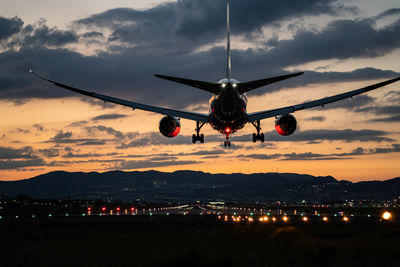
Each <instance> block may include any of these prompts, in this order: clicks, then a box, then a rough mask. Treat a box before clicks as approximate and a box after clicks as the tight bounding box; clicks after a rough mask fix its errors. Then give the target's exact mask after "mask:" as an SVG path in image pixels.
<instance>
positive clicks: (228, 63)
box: [226, 2, 231, 79]
mask: <svg viewBox="0 0 400 267" xmlns="http://www.w3.org/2000/svg"><path fill="white" fill-rule="evenodd" d="M230 32H231V27H230V23H229V2H228V3H227V5H226V78H227V79H230V78H231V39H230Z"/></svg>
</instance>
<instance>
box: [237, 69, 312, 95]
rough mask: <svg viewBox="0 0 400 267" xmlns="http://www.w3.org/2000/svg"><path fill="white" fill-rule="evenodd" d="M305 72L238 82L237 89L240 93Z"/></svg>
mask: <svg viewBox="0 0 400 267" xmlns="http://www.w3.org/2000/svg"><path fill="white" fill-rule="evenodd" d="M303 73H304V72H298V73H293V74H287V75H282V76H276V77H271V78H266V79H261V80H256V81H249V82H244V83H239V84H237V89H238V91H239V93H240V94H243V93H246V92H249V91H251V90H253V89H256V88H259V87H262V86H265V85H268V84H271V83H276V82H279V81H282V80H286V79H289V78H292V77H296V76H299V75H302V74H303Z"/></svg>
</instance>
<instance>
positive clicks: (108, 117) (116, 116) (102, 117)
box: [92, 114, 127, 121]
mask: <svg viewBox="0 0 400 267" xmlns="http://www.w3.org/2000/svg"><path fill="white" fill-rule="evenodd" d="M125 117H127V116H126V115H124V114H104V115H99V116H96V117H94V118H92V121H99V120H114V119H120V118H125Z"/></svg>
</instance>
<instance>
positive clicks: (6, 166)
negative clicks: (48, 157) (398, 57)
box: [0, 158, 46, 170]
mask: <svg viewBox="0 0 400 267" xmlns="http://www.w3.org/2000/svg"><path fill="white" fill-rule="evenodd" d="M45 165H46V162H45V161H44V160H43V159H40V158H36V159H29V160H0V170H15V169H21V168H26V167H37V166H45Z"/></svg>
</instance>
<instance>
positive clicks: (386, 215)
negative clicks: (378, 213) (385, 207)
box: [382, 211, 392, 221]
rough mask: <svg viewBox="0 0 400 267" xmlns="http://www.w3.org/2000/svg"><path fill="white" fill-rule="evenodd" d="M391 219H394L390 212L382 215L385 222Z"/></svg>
mask: <svg viewBox="0 0 400 267" xmlns="http://www.w3.org/2000/svg"><path fill="white" fill-rule="evenodd" d="M390 218H392V214H391V213H390V212H388V211H385V212H384V213H383V214H382V219H384V220H386V221H387V220H390Z"/></svg>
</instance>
